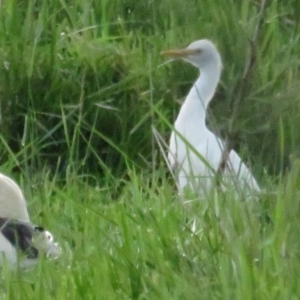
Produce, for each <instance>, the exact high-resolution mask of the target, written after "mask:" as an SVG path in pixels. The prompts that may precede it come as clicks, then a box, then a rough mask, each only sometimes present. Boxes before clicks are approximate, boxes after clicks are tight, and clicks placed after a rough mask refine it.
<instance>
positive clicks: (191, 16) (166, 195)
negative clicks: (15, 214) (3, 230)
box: [0, 0, 300, 299]
mask: <svg viewBox="0 0 300 300" xmlns="http://www.w3.org/2000/svg"><path fill="white" fill-rule="evenodd" d="M201 38H208V39H210V40H212V41H213V42H214V43H215V44H216V45H217V46H218V49H219V51H220V52H221V55H222V59H223V73H222V77H221V83H220V85H219V86H218V89H217V93H216V95H215V97H214V99H213V101H212V103H211V105H210V108H209V117H208V120H207V122H208V126H209V127H210V128H211V129H212V130H214V131H215V132H217V133H218V134H219V135H220V136H221V137H223V138H227V137H228V138H230V139H231V141H232V143H233V145H234V148H235V149H236V151H237V152H238V153H239V155H240V156H241V157H242V158H243V160H244V161H247V162H248V163H249V164H250V165H251V167H252V170H253V172H254V173H255V175H256V177H257V178H258V181H259V182H260V183H261V185H262V186H263V187H264V188H265V189H266V191H267V193H266V195H265V197H264V198H265V199H263V200H262V202H261V206H260V207H249V206H251V205H252V204H249V203H241V202H236V201H234V200H233V199H230V197H228V198H229V199H226V201H223V200H224V199H223V198H221V197H220V196H219V195H214V196H213V197H212V199H207V201H202V202H201V201H192V200H191V201H189V203H184V204H187V205H183V203H182V201H181V199H179V197H178V195H177V194H176V191H175V190H174V182H173V181H170V180H169V178H168V176H167V167H166V165H165V162H164V160H163V155H162V153H161V152H160V149H159V147H158V145H157V143H156V141H155V138H154V136H153V130H152V129H153V128H154V129H155V130H156V131H157V132H159V134H160V137H161V138H162V140H165V141H166V142H167V141H168V138H169V135H170V129H171V126H172V125H171V124H173V121H174V119H175V118H176V116H177V113H178V110H179V108H180V103H181V102H182V101H183V100H184V97H185V95H186V94H187V92H188V90H189V89H190V87H191V85H192V83H193V81H194V80H195V78H196V76H197V70H195V69H194V68H193V67H191V66H189V65H188V64H185V63H184V62H180V61H178V62H174V63H172V64H169V63H168V62H166V61H165V60H164V59H163V58H161V57H160V56H159V52H160V51H162V50H166V49H170V48H179V47H185V46H187V45H188V44H189V43H190V42H192V41H194V40H197V39H201ZM299 57H300V1H298V0H286V1H271V0H261V1H248V0H240V1H237V0H228V1H224V0H214V1H211V0H195V1H183V0H170V1H166V0H160V1H158V0H152V1H150V0H149V1H132V0H122V1H119V0H112V1H108V0H101V1H98V0H91V1H83V0H74V1H70V0H60V1H58V0H40V1H16V0H6V1H0V105H1V106H0V128H1V130H0V165H1V172H3V173H6V174H9V175H10V176H13V177H15V178H16V179H17V181H18V182H19V183H20V184H21V186H22V187H23V188H24V190H25V195H26V197H27V199H28V203H29V211H30V213H31V216H32V219H33V220H34V222H36V223H41V224H44V225H45V227H47V228H49V229H50V230H51V232H53V234H54V235H55V236H56V238H57V239H58V240H59V241H60V243H61V245H62V248H63V257H62V258H61V259H60V260H58V261H57V262H51V261H50V262H46V261H45V262H41V264H40V265H39V267H38V268H37V270H35V272H29V273H27V274H25V275H24V276H25V277H26V280H23V277H22V276H15V275H14V274H11V273H9V272H5V270H4V271H2V278H1V280H2V281H1V285H0V288H1V291H2V292H3V293H2V294H1V295H2V296H3V298H1V297H2V296H0V298H1V299H298V298H299V295H300V288H299V287H300V282H299V278H300V276H299V274H300V268H299V266H300V261H299V260H300V259H299V258H300V255H299V254H300V252H299V249H300V248H299V247H300V245H299V240H300V226H299V200H298V199H299V191H300V187H299V184H300V183H299V170H300V163H299V157H300V151H299V149H300V147H299V146H300V93H299V83H300V81H299V80H300V73H299V71H300V59H299ZM270 186H271V188H270V189H271V190H272V193H270V194H268V192H269V190H268V188H269V187H270ZM254 206H255V205H254ZM264 214H267V215H268V216H269V217H270V219H271V220H272V221H271V222H269V223H268V222H266V221H264V220H263V218H261V216H262V215H264ZM36 273H38V274H39V275H40V276H36Z"/></svg>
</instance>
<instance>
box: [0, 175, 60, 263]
mask: <svg viewBox="0 0 300 300" xmlns="http://www.w3.org/2000/svg"><path fill="white" fill-rule="evenodd" d="M60 252H61V250H60V247H59V245H58V244H57V243H55V242H54V240H53V236H52V235H51V233H50V232H49V231H46V230H44V228H42V227H40V226H36V225H33V224H31V223H30V220H29V215H28V211H27V206H26V201H25V198H24V196H23V193H22V191H21V189H20V187H19V186H18V185H17V184H16V183H15V182H14V181H13V180H12V179H11V178H9V177H7V176H5V175H3V174H0V267H1V266H3V264H4V263H7V264H8V265H9V266H10V267H13V268H14V267H17V266H19V267H21V268H27V267H30V266H32V265H34V264H35V263H36V262H37V258H38V257H39V256H40V255H46V256H47V257H49V258H56V257H58V256H59V255H60Z"/></svg>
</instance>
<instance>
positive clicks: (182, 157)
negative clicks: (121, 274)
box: [161, 40, 260, 195]
mask: <svg viewBox="0 0 300 300" xmlns="http://www.w3.org/2000/svg"><path fill="white" fill-rule="evenodd" d="M161 54H163V55H166V56H169V57H171V58H173V59H176V58H181V59H183V60H184V61H186V62H188V63H190V64H192V65H193V66H195V67H196V68H198V69H199V71H200V77H199V78H198V79H197V80H196V82H195V83H194V84H193V87H192V88H191V90H190V92H189V94H188V95H187V97H186V99H185V101H184V103H183V105H182V107H181V109H180V112H179V115H178V117H177V119H176V121H175V124H174V131H173V132H172V134H171V139H170V145H169V153H168V160H169V163H170V166H171V168H172V169H173V170H174V172H175V175H176V176H177V185H178V188H179V191H180V192H183V190H184V189H185V188H186V187H189V188H190V189H191V190H192V191H193V192H195V193H197V194H200V195H207V194H208V193H209V192H210V191H211V189H212V188H213V187H214V186H216V185H215V181H216V175H217V174H216V173H218V170H219V169H220V165H221V164H222V160H224V162H223V163H224V168H223V169H224V170H223V172H222V174H221V175H222V176H221V177H222V178H221V188H222V190H227V189H228V188H230V187H231V188H234V189H237V188H239V189H241V190H247V191H248V192H253V191H254V192H258V191H260V188H259V186H258V184H257V182H256V180H255V178H254V176H253V175H252V173H251V171H250V170H249V169H248V168H247V166H246V165H245V164H244V163H243V162H242V160H241V158H240V157H239V155H238V154H237V153H236V152H235V151H234V150H230V152H229V153H228V154H227V155H226V156H225V158H226V159H224V153H225V152H226V149H225V143H224V142H223V141H222V140H221V139H220V138H219V137H217V136H216V135H215V134H214V133H213V132H211V131H210V130H209V129H208V128H207V127H206V123H205V122H206V111H207V107H208V105H209V102H210V101H211V99H212V97H213V95H214V93H215V90H216V87H217V85H218V82H219V79H220V75H221V70H222V63H221V57H220V54H219V52H218V50H217V49H216V47H215V45H214V44H213V43H212V42H211V41H209V40H198V41H195V42H193V43H191V44H190V45H189V46H188V47H187V48H186V49H179V50H169V51H164V52H162V53H161ZM225 154H226V153H225Z"/></svg>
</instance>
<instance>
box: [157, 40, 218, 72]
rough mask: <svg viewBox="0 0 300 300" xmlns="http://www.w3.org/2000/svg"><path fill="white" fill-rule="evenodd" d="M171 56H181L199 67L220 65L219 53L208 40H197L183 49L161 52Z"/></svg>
mask: <svg viewBox="0 0 300 300" xmlns="http://www.w3.org/2000/svg"><path fill="white" fill-rule="evenodd" d="M161 54H162V55H166V56H169V57H171V58H181V59H183V60H185V61H187V62H189V63H191V64H192V65H194V66H195V67H197V68H199V69H203V68H206V67H209V66H212V65H213V66H215V67H218V68H221V67H222V62H221V57H220V54H219V52H218V50H217V48H216V47H215V45H214V44H213V43H212V42H211V41H209V40H198V41H195V42H193V43H191V44H190V45H189V46H188V47H187V48H185V49H179V50H169V51H163V52H161Z"/></svg>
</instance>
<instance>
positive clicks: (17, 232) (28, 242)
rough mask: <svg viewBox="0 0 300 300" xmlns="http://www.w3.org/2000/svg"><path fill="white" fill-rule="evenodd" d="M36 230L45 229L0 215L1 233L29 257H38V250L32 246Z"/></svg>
mask: <svg viewBox="0 0 300 300" xmlns="http://www.w3.org/2000/svg"><path fill="white" fill-rule="evenodd" d="M36 230H38V231H40V230H41V231H43V228H40V227H36V226H34V225H31V224H29V223H26V222H21V221H18V220H11V219H7V218H1V217H0V231H1V233H2V234H3V235H4V236H5V238H6V239H7V240H8V241H9V242H10V243H11V244H12V245H13V246H14V247H15V248H16V249H18V250H20V251H21V252H23V253H24V254H25V255H26V257H27V258H37V257H38V250H37V249H36V248H35V247H33V246H32V237H33V234H34V232H35V231H36Z"/></svg>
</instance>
